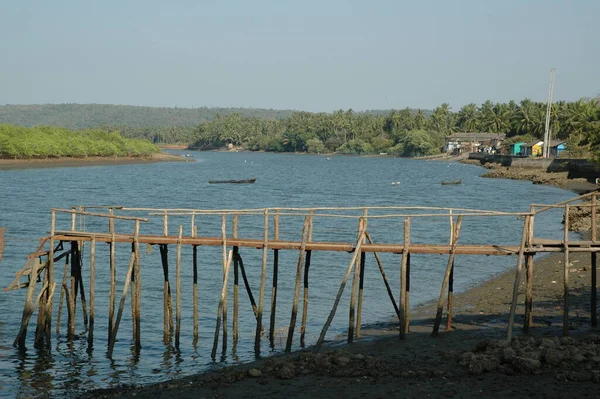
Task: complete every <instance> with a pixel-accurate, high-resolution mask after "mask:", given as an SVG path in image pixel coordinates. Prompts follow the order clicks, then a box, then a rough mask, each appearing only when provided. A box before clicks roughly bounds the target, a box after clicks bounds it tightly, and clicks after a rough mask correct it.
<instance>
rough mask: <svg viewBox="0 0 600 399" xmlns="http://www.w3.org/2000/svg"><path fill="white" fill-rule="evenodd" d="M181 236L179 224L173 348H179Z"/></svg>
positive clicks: (181, 228) (181, 227)
mask: <svg viewBox="0 0 600 399" xmlns="http://www.w3.org/2000/svg"><path fill="white" fill-rule="evenodd" d="M182 236H183V226H182V225H179V236H178V239H177V265H176V269H177V270H176V272H175V291H176V294H175V295H177V297H176V298H175V307H176V310H175V317H176V318H177V324H176V325H175V349H177V350H179V336H180V334H181V237H182Z"/></svg>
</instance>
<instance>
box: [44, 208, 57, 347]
mask: <svg viewBox="0 0 600 399" xmlns="http://www.w3.org/2000/svg"><path fill="white" fill-rule="evenodd" d="M55 231H56V213H55V212H54V211H53V212H52V216H51V221H50V244H49V246H50V248H49V249H48V271H47V273H48V287H50V292H49V293H48V294H47V304H46V341H47V344H48V345H50V333H51V331H52V295H53V293H54V287H55V286H56V284H55V283H54V233H55Z"/></svg>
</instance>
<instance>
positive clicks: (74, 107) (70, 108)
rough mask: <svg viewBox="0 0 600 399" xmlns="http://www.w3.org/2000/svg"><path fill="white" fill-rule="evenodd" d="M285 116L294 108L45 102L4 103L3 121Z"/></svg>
mask: <svg viewBox="0 0 600 399" xmlns="http://www.w3.org/2000/svg"><path fill="white" fill-rule="evenodd" d="M234 113H237V114H239V115H242V116H247V117H258V118H265V119H284V118H287V117H289V116H290V115H291V113H292V111H291V110H273V109H260V108H207V107H202V108H162V107H161V108H159V107H138V106H132V105H108V104H43V105H4V106H0V123H6V124H11V125H18V126H27V127H30V126H60V127H66V128H69V129H85V128H90V127H97V126H128V127H132V128H143V127H150V126H197V125H198V124H200V123H201V122H204V121H210V120H213V119H214V118H215V116H216V115H217V114H221V115H230V114H234Z"/></svg>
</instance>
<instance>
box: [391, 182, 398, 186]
mask: <svg viewBox="0 0 600 399" xmlns="http://www.w3.org/2000/svg"><path fill="white" fill-rule="evenodd" d="M399 184H400V182H399V181H393V182H392V186H397V185H399Z"/></svg>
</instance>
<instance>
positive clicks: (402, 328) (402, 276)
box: [398, 217, 410, 339]
mask: <svg viewBox="0 0 600 399" xmlns="http://www.w3.org/2000/svg"><path fill="white" fill-rule="evenodd" d="M409 251H410V217H407V218H406V219H405V220H404V249H403V250H402V263H401V264H400V304H399V306H398V308H399V310H400V330H399V331H400V339H404V336H405V335H406V289H407V284H406V282H407V278H408V277H407V276H408V273H407V265H408V254H409V253H410V252H409Z"/></svg>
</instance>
